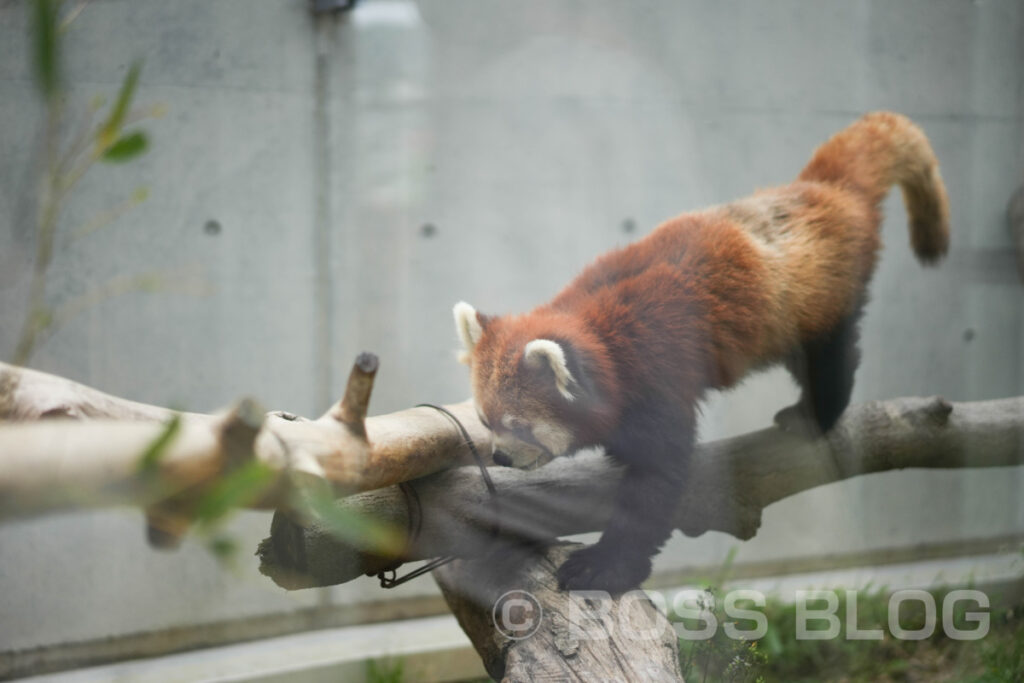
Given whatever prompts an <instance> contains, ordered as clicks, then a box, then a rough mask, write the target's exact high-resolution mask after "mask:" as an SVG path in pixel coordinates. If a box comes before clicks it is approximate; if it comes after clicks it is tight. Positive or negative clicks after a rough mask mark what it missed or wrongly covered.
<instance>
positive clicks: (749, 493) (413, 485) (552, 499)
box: [259, 397, 1024, 589]
mask: <svg viewBox="0 0 1024 683" xmlns="http://www.w3.org/2000/svg"><path fill="white" fill-rule="evenodd" d="M1020 464H1024V397H1021V398H1010V399H1002V400H997V401H984V402H977V403H956V404H951V403H949V402H947V401H945V400H943V399H941V398H903V399H893V400H890V401H878V402H871V403H865V404H861V405H856V406H851V407H850V408H849V409H848V410H847V412H846V414H845V415H844V417H843V418H842V420H841V421H840V423H839V424H838V425H837V427H836V428H835V429H834V430H833V431H832V432H831V433H830V434H829V436H828V438H827V439H811V438H806V437H801V436H798V435H795V434H790V433H786V432H783V431H782V430H780V429H778V428H774V427H773V428H770V429H765V430H761V431H758V432H753V433H750V434H746V435H743V436H738V437H735V438H732V439H724V440H721V441H715V442H712V443H708V444H703V445H701V446H700V447H698V449H697V451H696V453H695V454H694V457H693V465H692V468H691V475H690V478H689V480H688V482H687V485H686V487H685V488H684V489H683V490H682V491H680V496H679V497H680V504H679V508H678V509H677V510H676V511H675V519H676V524H677V526H678V528H679V529H681V530H682V531H683V532H685V533H686V534H687V535H689V536H698V535H700V534H702V533H704V532H705V531H709V530H715V531H722V532H725V533H728V534H731V535H733V536H735V537H737V538H739V539H748V538H751V537H752V536H754V534H756V533H757V529H758V527H759V526H760V523H761V512H762V510H763V509H764V508H765V507H767V506H768V505H770V504H771V503H773V502H775V501H778V500H781V499H783V498H786V497H788V496H791V495H793V494H795V493H799V492H800V491H806V490H808V489H811V488H815V487H817V486H822V485H824V484H828V483H831V482H836V481H841V480H843V479H848V478H850V477H854V476H858V475H861V474H868V473H872V472H884V471H888V470H895V469H903V468H908V467H914V468H964V467H1008V466H1013V465H1020ZM490 472H491V476H492V477H493V479H494V483H495V485H496V487H497V489H498V492H499V495H498V497H497V499H492V498H491V497H490V496H489V495H488V494H487V490H486V488H485V486H484V484H483V482H482V481H481V477H480V473H479V472H478V471H477V469H476V468H473V467H462V468H458V469H453V470H447V471H444V472H440V473H437V474H435V475H432V476H429V477H425V478H423V479H419V480H417V481H415V482H409V483H407V484H405V485H403V487H402V489H404V490H402V489H399V488H398V487H388V488H384V489H380V490H376V491H370V492H366V493H362V494H359V495H356V496H352V497H349V498H346V499H345V500H342V501H339V502H338V505H339V506H340V507H342V508H344V509H346V510H348V511H350V512H353V513H356V514H362V515H365V516H367V517H370V518H373V519H380V520H382V521H385V522H387V523H389V524H391V525H393V526H396V527H398V528H408V529H411V530H414V531H415V533H414V534H413V537H412V538H411V539H410V542H409V545H408V547H407V548H406V549H405V551H404V553H403V554H402V556H401V557H394V556H391V557H381V556H378V555H373V554H368V553H364V552H361V550H360V549H359V548H357V547H353V546H352V545H350V544H346V543H343V542H341V541H338V540H337V539H336V538H334V537H332V536H331V535H330V534H329V533H326V532H325V531H324V530H323V529H322V528H320V527H319V526H318V525H316V524H313V525H311V526H309V527H303V526H301V525H298V524H296V523H294V522H292V521H291V520H290V519H288V518H287V516H285V515H282V514H281V513H277V514H276V515H275V517H276V518H277V519H275V523H274V525H273V526H272V530H271V536H270V538H268V539H266V540H264V541H263V542H262V543H261V545H260V550H259V555H260V557H261V568H260V571H261V572H263V573H264V574H266V575H268V576H270V577H271V578H272V579H273V580H274V581H275V582H277V583H278V584H279V585H281V586H284V587H285V588H289V589H295V588H305V587H312V586H326V585H333V584H338V583H343V582H345V581H350V580H352V579H354V578H356V577H358V576H360V575H361V574H363V573H371V574H373V573H376V572H378V571H381V570H383V569H385V568H387V567H389V566H393V565H394V564H395V562H396V560H415V559H425V558H431V557H438V556H447V555H454V556H460V557H473V556H479V555H481V554H482V553H485V552H487V550H488V549H489V548H491V547H492V546H493V543H494V536H493V531H494V529H495V528H496V527H497V529H498V530H499V532H500V534H501V535H502V536H506V537H508V536H521V537H526V538H531V539H544V538H553V537H557V536H564V535H569V534H576V533H583V532H587V531H596V530H599V529H601V528H603V527H604V524H605V522H606V520H607V518H608V516H609V514H611V505H612V501H613V500H614V497H615V496H614V491H615V486H616V483H617V480H618V477H619V472H618V471H617V470H616V469H615V468H614V467H613V466H612V465H611V464H610V463H609V461H608V460H607V459H606V458H604V457H601V456H596V455H594V456H590V457H588V456H585V455H580V456H576V457H574V458H560V459H557V460H555V461H554V462H552V463H550V464H548V465H546V466H544V467H542V468H540V469H539V470H536V471H531V472H522V471H518V470H513V469H508V468H491V469H490Z"/></svg>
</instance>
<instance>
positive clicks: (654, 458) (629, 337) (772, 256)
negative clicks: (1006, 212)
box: [454, 112, 949, 593]
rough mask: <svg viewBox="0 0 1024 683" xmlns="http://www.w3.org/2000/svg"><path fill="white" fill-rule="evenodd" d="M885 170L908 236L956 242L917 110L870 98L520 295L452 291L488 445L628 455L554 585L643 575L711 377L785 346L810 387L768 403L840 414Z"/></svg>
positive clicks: (872, 259) (822, 423)
mask: <svg viewBox="0 0 1024 683" xmlns="http://www.w3.org/2000/svg"><path fill="white" fill-rule="evenodd" d="M894 184H899V185H900V187H901V189H902V191H903V198H904V202H905V204H906V208H907V212H908V213H909V217H910V224H909V228H910V242H911V245H912V247H913V249H914V252H915V253H916V255H917V257H918V259H919V260H920V261H921V262H922V263H923V264H925V265H930V264H933V263H935V262H937V261H938V260H939V259H940V258H941V257H942V256H943V255H944V254H945V253H946V250H947V247H948V243H949V209H948V202H947V198H946V190H945V187H944V185H943V182H942V179H941V177H940V175H939V166H938V161H937V160H936V158H935V155H934V153H933V151H932V148H931V146H930V145H929V143H928V140H927V138H926V137H925V135H924V133H923V132H922V131H921V130H920V129H919V128H918V127H917V126H916V125H915V124H914V123H913V122H911V121H910V120H909V119H907V118H906V117H904V116H901V115H899V114H894V113H888V112H877V113H871V114H867V115H865V116H863V117H862V118H861V119H859V120H858V121H856V122H854V123H853V124H851V125H850V126H849V127H847V128H846V129H844V130H842V131H840V132H839V133H838V134H836V135H835V136H833V137H832V138H831V139H830V140H828V141H827V142H826V143H825V144H824V145H822V146H821V147H820V148H819V149H818V150H817V151H816V152H815V153H814V155H813V156H812V158H811V160H810V162H809V163H808V164H807V166H806V167H805V168H804V169H803V171H802V172H801V173H800V175H799V176H798V177H797V179H796V180H795V181H794V182H792V183H790V184H788V185H784V186H781V187H777V188H773V189H768V190H761V191H758V192H756V193H755V194H753V195H752V196H750V197H748V198H745V199H741V200H738V201H735V202H732V203H730V204H725V205H721V206H715V207H711V208H708V209H705V210H702V211H696V212H692V213H684V214H682V215H680V216H677V217H675V218H672V219H669V220H668V221H666V222H664V223H662V224H661V225H659V226H658V227H657V228H656V229H655V230H654V231H653V232H651V233H650V234H649V235H647V236H646V237H644V238H643V239H640V240H639V241H637V242H635V243H633V244H630V245H628V246H626V247H623V248H620V249H616V250H613V251H611V252H609V253H607V254H605V255H603V256H601V257H600V258H598V259H597V261H596V262H595V263H593V264H592V265H590V266H589V267H587V268H586V269H585V270H584V271H583V272H582V273H581V274H580V275H579V276H578V277H577V278H576V279H575V280H573V281H572V282H571V283H570V284H569V285H568V286H567V287H566V288H565V289H564V290H562V292H561V293H560V294H558V296H556V297H555V298H554V300H552V301H551V302H550V303H547V304H544V305H542V306H540V307H538V308H536V309H534V310H533V311H531V312H529V313H524V314H520V315H507V316H501V317H496V316H488V315H483V314H480V313H477V312H476V311H475V310H474V309H473V308H472V307H471V306H470V305H469V304H467V303H464V302H460V303H459V304H457V305H456V306H455V309H454V314H455V320H456V328H457V331H458V334H459V336H460V338H461V339H462V342H463V344H464V345H465V350H466V353H465V356H464V358H465V360H466V362H467V363H468V364H469V366H470V370H471V376H472V386H473V395H474V397H475V402H476V405H477V408H478V412H479V415H480V419H481V420H482V421H483V423H484V424H485V425H486V426H488V427H489V428H490V429H491V430H492V431H493V433H494V444H495V446H494V448H495V451H494V453H493V457H494V460H495V462H497V463H498V464H506V465H515V466H518V467H533V466H537V465H539V464H542V463H543V462H546V461H547V460H548V459H550V458H551V457H553V456H560V455H565V454H569V453H572V452H574V451H576V450H579V449H581V448H584V447H588V446H597V445H600V446H603V447H604V448H605V451H606V453H607V455H608V456H610V457H611V458H612V459H613V460H615V461H617V462H618V463H620V464H622V465H624V466H625V468H624V473H623V478H622V482H621V484H620V487H619V490H618V494H617V500H616V502H615V512H614V513H613V515H612V517H611V519H610V521H609V523H608V524H607V526H606V528H605V530H604V533H603V535H602V536H601V539H600V541H598V543H596V544H595V545H592V546H589V547H586V548H583V549H581V550H578V551H577V552H576V553H574V554H573V555H572V556H571V557H570V558H569V559H568V560H567V561H566V562H565V563H564V564H563V565H562V566H561V567H560V568H559V569H558V580H559V584H560V585H561V587H562V588H565V589H575V590H606V591H609V592H613V593H619V592H622V591H625V590H628V589H631V588H635V587H637V586H638V585H639V584H640V583H641V582H642V581H643V580H644V579H646V578H647V577H648V576H649V574H650V571H651V558H652V557H653V556H654V555H655V554H656V553H657V552H658V550H659V549H660V548H661V546H662V544H663V543H664V542H665V540H666V539H667V538H668V536H669V535H670V533H671V531H672V522H671V520H672V514H671V513H670V511H671V510H672V509H674V507H675V506H676V502H677V499H678V495H679V491H680V489H681V482H682V481H683V480H684V478H685V476H686V465H687V461H688V456H689V454H690V453H691V451H692V449H693V447H694V443H695V427H696V407H697V404H698V402H699V401H700V400H701V398H702V397H703V396H704V394H705V392H706V391H707V390H708V389H722V388H726V387H730V386H733V385H734V384H736V383H737V382H738V381H739V380H740V379H741V378H742V377H744V376H745V375H746V374H747V373H749V372H751V371H753V370H757V369H760V368H764V367H766V366H768V365H771V364H775V363H784V364H785V365H786V366H787V367H788V368H789V369H790V371H791V372H792V373H793V375H794V377H795V379H796V380H797V382H798V384H799V385H800V386H801V389H802V395H801V398H800V400H799V401H798V403H797V404H796V405H795V406H792V407H790V408H788V409H786V410H783V411H780V413H779V415H778V416H777V421H778V422H779V423H780V424H782V425H784V426H785V425H790V426H791V427H792V426H795V425H799V424H802V423H805V420H806V419H810V420H813V423H814V424H816V425H817V428H818V429H820V430H821V432H827V431H828V430H829V429H831V428H832V426H833V425H834V424H835V422H836V421H837V420H838V419H839V416H840V415H841V414H842V412H843V410H844V409H845V408H846V406H847V404H848V403H849V400H850V393H851V391H852V389H853V376H854V370H855V369H856V366H857V363H858V360H859V352H858V349H857V338H858V331H857V321H858V318H859V316H860V314H861V309H862V308H863V306H864V303H865V297H866V289H867V284H868V281H869V279H870V278H871V275H872V272H873V271H874V268H875V263H876V261H877V258H878V251H879V247H880V237H879V224H880V222H881V211H880V204H881V202H882V200H883V199H884V197H885V196H886V194H887V193H888V191H889V188H890V187H891V186H892V185H894Z"/></svg>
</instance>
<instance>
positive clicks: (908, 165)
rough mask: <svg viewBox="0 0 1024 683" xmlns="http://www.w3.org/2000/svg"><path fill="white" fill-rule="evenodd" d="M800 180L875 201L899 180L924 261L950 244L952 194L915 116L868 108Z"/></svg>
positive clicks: (831, 142) (817, 155)
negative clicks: (949, 195)
mask: <svg viewBox="0 0 1024 683" xmlns="http://www.w3.org/2000/svg"><path fill="white" fill-rule="evenodd" d="M799 178H800V179H801V180H811V181H819V182H826V183H832V184H837V185H842V186H843V187H847V188H850V189H854V190H856V191H858V192H860V193H862V194H863V195H865V196H866V198H867V199H868V201H869V202H870V203H871V205H872V206H876V205H877V204H878V203H879V202H881V201H882V199H884V198H885V195H886V194H888V192H889V188H890V187H892V186H893V185H895V184H899V186H900V189H902V190H903V201H904V203H905V204H906V207H907V213H909V214H910V226H909V227H910V243H911V245H912V246H913V248H914V253H916V254H917V258H918V260H919V261H921V263H923V264H925V265H930V264H934V263H936V262H937V261H938V260H939V259H940V258H942V257H943V256H944V255H945V254H946V250H947V248H948V247H949V200H948V199H947V197H946V187H945V185H944V184H943V182H942V177H941V176H940V175H939V162H938V160H937V159H936V158H935V153H934V152H933V151H932V147H931V145H930V144H929V143H928V138H926V137H925V135H924V132H922V131H921V129H920V128H918V127H917V125H915V124H914V122H912V121H911V120H910V119H908V118H907V117H905V116H902V115H900V114H894V113H891V112H874V113H871V114H865V115H864V116H862V117H861V118H860V119H858V120H857V121H856V122H854V123H853V124H851V125H850V126H848V127H846V128H844V129H843V130H841V131H839V132H838V133H836V134H835V135H834V136H832V138H831V139H830V140H829V141H828V142H826V143H825V144H823V145H822V146H821V147H819V148H818V149H817V150H816V151H815V153H814V156H813V157H812V158H811V161H810V163H808V164H807V166H806V167H804V170H803V171H802V172H801V173H800V176H799Z"/></svg>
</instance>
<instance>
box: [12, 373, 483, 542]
mask: <svg viewBox="0 0 1024 683" xmlns="http://www.w3.org/2000/svg"><path fill="white" fill-rule="evenodd" d="M376 370H377V359H376V357H375V356H373V355H372V354H363V355H361V356H360V357H359V358H358V359H357V360H356V363H355V365H354V367H353V369H352V373H351V375H350V376H349V381H348V385H347V388H346V391H345V395H344V398H342V400H340V401H339V402H338V403H337V404H335V405H334V406H332V407H331V408H330V409H329V410H328V411H327V412H326V413H325V414H324V415H323V416H322V417H320V418H318V419H316V420H310V419H306V418H302V417H297V416H295V415H291V414H289V413H285V412H280V411H275V412H270V413H267V414H266V415H263V414H262V411H261V410H260V409H259V408H257V407H256V405H255V404H254V403H253V402H251V401H242V402H241V403H240V404H239V406H238V407H236V408H234V409H231V410H230V411H228V412H227V413H226V414H223V415H205V414H198V413H181V414H180V416H179V417H178V420H179V426H178V427H177V428H176V429H174V430H173V433H169V432H168V428H167V426H166V425H167V424H168V422H169V421H170V420H171V419H172V418H173V417H174V416H175V413H174V412H173V411H170V410H167V409H165V408H159V407H156V406H150V405H146V404H142V403H136V402H133V401H128V400H125V399H121V398H116V397H113V396H109V395H107V394H104V393H102V392H100V391H97V390H95V389H91V388H89V387H86V386H83V385H81V384H77V383H75V382H72V381H70V380H67V379H63V378H60V377H55V376H53V375H49V374H46V373H42V372H38V371H34V370H29V369H26V368H18V367H14V366H10V365H6V364H3V363H0V518H2V517H5V516H6V517H10V516H18V515H28V514H38V513H41V512H46V511H49V510H54V509H59V508H64V507H71V506H78V505H86V504H89V505H109V504H129V505H139V506H150V507H149V512H150V518H151V522H153V523H157V521H158V520H159V525H160V526H163V527H166V529H165V531H167V532H169V533H171V534H172V535H178V534H180V532H181V531H183V530H184V526H183V524H185V523H187V521H188V520H187V507H188V506H187V504H185V501H183V500H182V499H181V496H182V495H184V494H187V495H188V496H192V497H194V495H193V494H198V493H199V492H201V491H202V489H203V488H204V487H205V486H208V485H210V484H212V483H213V482H215V481H216V480H217V479H218V478H219V477H221V476H222V475H223V474H224V473H225V472H226V471H228V470H229V469H230V468H231V467H233V466H236V465H238V464H239V463H241V462H244V461H246V460H249V459H255V460H256V461H258V462H261V463H263V464H265V465H267V466H268V467H269V468H271V470H272V471H273V472H275V473H277V475H279V476H278V478H277V479H276V480H275V481H273V482H271V484H270V485H269V486H268V488H267V490H266V491H265V492H264V495H263V496H262V497H260V498H259V499H257V500H255V501H253V503H252V505H253V506H254V507H264V508H267V507H285V506H287V505H288V504H289V502H290V498H289V494H290V491H291V488H290V486H289V484H290V483H292V481H293V477H294V475H295V474H296V473H300V474H299V476H300V477H304V478H305V480H306V481H314V482H316V481H320V482H323V481H326V482H329V483H330V484H333V485H334V487H335V492H336V493H338V494H344V493H351V492H353V491H362V490H369V489H373V488H378V487H381V486H388V485H390V484H394V483H397V482H401V481H405V480H407V479H413V478H416V477H422V476H423V475H426V474H429V473H431V472H434V471H437V470H439V469H442V468H445V467H449V466H451V465H453V464H459V463H465V462H471V461H472V459H471V456H470V452H469V450H468V447H467V445H466V444H465V442H464V439H463V437H462V435H461V433H460V432H459V431H458V430H457V429H456V427H455V426H454V424H453V423H452V421H451V419H450V418H448V417H447V416H446V415H444V414H442V413H440V412H438V411H436V410H434V409H432V408H412V409H409V410H403V411H400V412H397V413H391V414H388V415H381V416H377V417H370V418H367V417H366V411H367V406H368V404H369V399H370V392H371V389H372V387H373V379H374V375H375V373H376ZM448 409H449V410H451V411H452V412H453V413H454V414H455V415H457V416H458V418H459V420H460V421H461V422H462V423H463V425H465V427H466V429H467V430H469V434H470V436H471V438H472V439H473V440H474V441H475V442H476V443H477V445H478V446H479V448H480V449H481V450H482V451H483V452H490V449H489V446H488V444H489V439H490V434H489V432H488V431H487V430H486V429H485V428H484V426H483V425H482V424H480V422H479V420H478V419H477V417H476V411H475V410H474V409H473V406H472V403H471V402H470V401H466V402H464V403H460V404H457V405H452V406H448ZM42 418H78V420H71V419H64V420H50V419H47V420H42ZM239 424H245V425H247V429H248V430H249V432H250V433H248V434H247V435H246V433H245V430H243V431H242V432H241V433H242V434H243V438H242V439H241V441H240V439H239V433H240V432H239V429H238V425H239ZM161 437H167V441H168V443H167V444H166V445H165V447H164V448H163V450H162V452H161V453H160V457H158V458H154V462H153V463H150V464H151V465H153V466H152V467H148V468H147V467H144V466H143V463H142V457H143V454H145V453H146V452H147V451H149V450H150V449H151V447H153V445H154V444H155V443H157V442H158V440H159V439H161Z"/></svg>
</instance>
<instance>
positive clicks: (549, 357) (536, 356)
mask: <svg viewBox="0 0 1024 683" xmlns="http://www.w3.org/2000/svg"><path fill="white" fill-rule="evenodd" d="M524 358H525V359H526V362H527V364H529V365H531V366H532V367H540V366H541V364H547V366H548V367H550V368H551V371H552V372H554V373H555V386H556V387H557V388H558V393H560V394H561V395H562V396H563V397H565V400H567V401H572V400H573V399H575V398H576V397H575V396H573V395H572V392H571V391H569V385H570V384H572V383H573V382H575V381H576V380H575V379H573V376H572V373H571V372H569V366H568V365H567V364H566V362H565V351H563V350H562V347H561V346H559V345H558V342H553V341H551V340H550V339H534V340H533V341H532V342H529V343H528V344H527V345H526V351H525V356H524Z"/></svg>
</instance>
